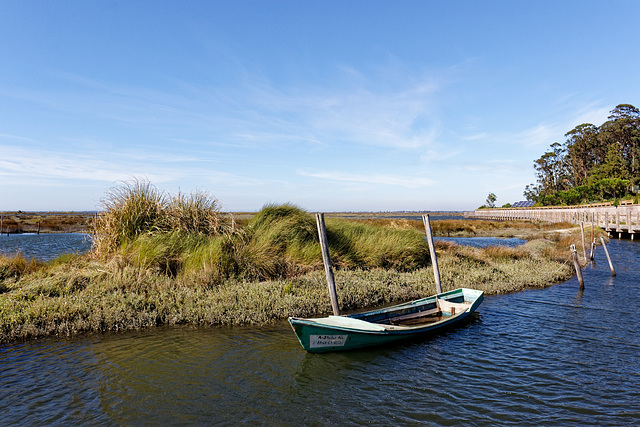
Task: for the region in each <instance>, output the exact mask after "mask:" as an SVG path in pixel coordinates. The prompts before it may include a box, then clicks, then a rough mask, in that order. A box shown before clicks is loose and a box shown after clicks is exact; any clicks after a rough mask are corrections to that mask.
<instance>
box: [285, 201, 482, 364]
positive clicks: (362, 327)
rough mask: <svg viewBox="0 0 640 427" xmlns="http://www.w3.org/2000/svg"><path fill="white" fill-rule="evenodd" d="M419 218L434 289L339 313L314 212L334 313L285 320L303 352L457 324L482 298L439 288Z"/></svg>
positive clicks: (319, 217)
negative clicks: (412, 298) (394, 301)
mask: <svg viewBox="0 0 640 427" xmlns="http://www.w3.org/2000/svg"><path fill="white" fill-rule="evenodd" d="M422 219H423V221H424V226H425V231H426V235H427V241H428V243H429V250H430V252H431V260H432V263H433V271H434V278H435V284H436V292H437V294H436V295H433V296H430V297H426V298H421V299H417V300H415V301H410V302H405V303H402V304H398V305H394V306H392V307H387V308H382V309H377V310H372V311H366V312H363V313H355V314H349V315H342V316H341V315H340V308H339V306H338V296H337V295H336V287H335V280H334V277H333V267H332V265H331V257H330V256H329V245H328V243H327V233H326V229H325V225H324V215H323V214H322V213H318V214H316V222H317V225H318V237H319V241H320V248H321V250H322V258H323V261H324V266H325V272H326V275H327V285H328V287H329V296H330V298H331V306H332V309H333V316H327V317H320V318H301V317H289V323H290V324H291V327H292V328H293V331H294V332H295V334H296V336H297V337H298V340H299V341H300V344H302V347H303V348H304V349H305V350H306V351H308V352H309V353H325V352H328V351H340V350H352V349H356V348H364V347H372V346H379V345H384V344H389V343H392V342H395V341H400V340H407V339H411V338H416V337H419V336H423V335H427V334H430V333H434V332H436V331H441V330H442V329H444V328H447V327H451V326H453V325H457V324H459V323H460V322H461V321H463V320H464V319H466V318H467V317H468V316H469V315H470V314H471V313H473V312H474V311H475V310H476V309H477V308H478V306H479V305H480V304H481V303H482V300H483V299H484V292H483V291H479V290H475V289H467V288H459V289H455V290H452V291H448V292H443V291H442V286H441V284H440V272H439V270H438V261H437V257H436V252H435V246H434V244H433V236H432V234H431V224H430V221H429V215H423V216H422Z"/></svg>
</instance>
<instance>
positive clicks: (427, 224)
mask: <svg viewBox="0 0 640 427" xmlns="http://www.w3.org/2000/svg"><path fill="white" fill-rule="evenodd" d="M422 222H424V229H425V231H426V233H427V242H428V243H429V253H430V254H431V264H433V277H434V278H435V280H436V291H437V292H438V293H439V294H441V293H442V285H441V284H440V270H439V269H438V258H437V257H436V248H435V246H434V245H433V235H432V234H431V222H430V221H429V214H426V215H422Z"/></svg>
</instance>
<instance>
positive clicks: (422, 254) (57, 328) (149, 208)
mask: <svg viewBox="0 0 640 427" xmlns="http://www.w3.org/2000/svg"><path fill="white" fill-rule="evenodd" d="M105 208H108V209H107V211H106V213H105V215H103V216H101V217H100V219H99V221H98V230H99V232H98V236H97V237H96V238H95V239H94V245H95V246H94V248H93V252H92V254H91V255H88V256H77V255H65V256H63V257H61V258H58V259H57V260H54V261H52V262H49V263H38V262H35V261H27V260H25V259H24V258H22V257H20V256H17V257H12V258H0V342H8V341H14V340H22V339H29V338H33V337H41V336H49V335H67V336H68V335H73V334H78V333H85V332H102V331H119V330H132V329H138V328H145V327H151V326H156V325H175V324H192V325H246V324H262V323H267V322H271V321H274V320H278V319H284V318H286V317H288V316H315V315H322V314H326V313H329V312H330V311H331V307H330V304H329V299H328V298H327V289H326V284H325V279H324V272H323V271H322V261H321V255H320V249H319V245H318V238H317V231H316V225H315V220H314V218H313V216H312V215H310V214H308V213H307V212H304V211H303V210H301V209H299V208H297V207H295V206H292V205H279V206H275V205H267V206H265V208H264V209H263V210H262V211H261V212H259V213H257V214H255V215H253V216H252V217H251V218H250V219H247V222H246V224H245V226H244V227H243V228H242V229H240V230H235V231H232V230H231V229H230V221H229V218H228V217H227V218H223V217H221V216H220V215H219V210H218V208H219V204H218V202H217V201H216V200H215V199H212V198H211V197H210V196H208V195H207V194H205V193H196V194H195V195H192V196H184V195H178V196H177V197H171V196H168V195H165V194H162V193H159V192H157V190H155V188H153V187H152V186H151V185H150V184H148V183H145V182H134V183H133V184H128V185H126V186H125V187H121V188H120V189H117V190H113V191H112V192H110V193H109V195H108V197H107V198H106V201H105ZM440 222H447V225H442V226H441V227H440V228H438V229H439V230H440V233H446V232H447V231H446V230H449V231H448V232H450V233H451V232H454V231H453V230H457V231H455V232H456V233H457V232H458V231H459V230H458V229H459V228H461V227H470V229H469V230H471V231H473V232H475V233H479V232H480V230H484V231H482V232H486V230H494V231H495V230H496V229H498V227H503V225H501V223H500V224H498V225H496V224H493V223H490V222H481V221H469V223H471V224H472V225H470V226H468V225H464V224H459V223H458V222H457V221H456V220H454V221H434V222H433V223H432V225H433V226H434V228H436V227H435V225H437V224H438V223H440ZM416 223H418V224H419V225H420V227H417V226H416ZM326 225H327V233H328V240H329V246H330V252H331V256H332V260H333V262H334V265H335V266H336V267H337V271H336V282H337V284H338V294H339V299H340V304H341V306H342V309H343V310H356V309H362V308H368V307H372V306H378V305H381V304H388V303H392V302H399V301H407V300H410V299H413V298H417V297H420V296H424V295H431V294H433V293H435V284H434V279H433V275H432V270H431V268H425V267H426V266H427V265H428V264H429V259H428V248H427V244H426V242H425V239H424V234H423V231H422V223H421V222H420V221H410V220H403V219H392V220H374V221H372V220H365V221H355V220H344V219H339V218H331V217H329V218H327V219H326ZM518 227H520V228H519V230H522V229H523V228H522V227H524V226H522V225H520V224H519V225H518ZM530 229H531V230H533V232H534V233H538V234H539V237H540V238H539V239H537V240H532V241H529V242H527V243H526V244H525V245H523V246H520V247H517V248H506V247H502V246H496V247H489V248H485V249H476V248H471V247H466V246H460V245H456V244H453V243H450V242H445V241H439V242H438V243H437V252H438V256H439V262H440V271H441V274H442V285H443V288H444V290H450V289H455V288H458V287H471V288H476V289H481V290H484V291H485V292H487V293H488V294H492V293H505V292H512V291H517V290H520V289H523V288H526V287H532V286H535V287H539V286H548V285H550V284H553V283H556V282H558V281H561V280H564V279H567V278H568V277H570V276H571V274H572V268H571V267H570V265H569V263H568V262H567V261H568V259H569V252H568V245H570V244H575V243H576V242H577V241H578V240H579V231H578V233H577V235H576V234H575V233H574V234H572V235H571V236H569V237H567V236H566V234H560V233H554V232H552V231H550V230H548V229H545V228H544V227H542V226H540V225H534V226H531V227H530ZM500 230H501V231H500V233H506V232H508V231H506V229H503V228H500ZM501 235H502V234H501ZM576 236H577V237H576Z"/></svg>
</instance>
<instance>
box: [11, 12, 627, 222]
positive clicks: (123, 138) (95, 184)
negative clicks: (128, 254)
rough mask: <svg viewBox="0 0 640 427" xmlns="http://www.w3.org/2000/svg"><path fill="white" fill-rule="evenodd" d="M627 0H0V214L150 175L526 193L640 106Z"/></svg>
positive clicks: (97, 194) (419, 194)
mask: <svg viewBox="0 0 640 427" xmlns="http://www.w3.org/2000/svg"><path fill="white" fill-rule="evenodd" d="M639 16H640V2H638V1H618V0H613V1H588V0H587V1H557V0H553V1H527V2H525V1H512V0H509V1H506V0H505V1H456V0H453V1H440V0H439V1H428V0H422V1H395V2H391V1H380V0H367V1H313V2H312V1H293V0H290V1H241V0H233V1H231V0H229V1H190V0H185V1H159V0H158V1H136V0H124V1H101V0H96V1H84V0H82V1H72V0H63V1H56V2H54V1H48V0H47V1H44V0H43V1H33V0H21V1H17V0H16V1H5V0H0V183H1V184H0V210H17V209H21V210H95V209H99V208H100V200H101V199H102V198H103V197H104V195H105V194H106V191H107V190H108V189H109V188H111V187H113V186H115V185H118V184H119V183H120V182H122V181H129V180H131V179H132V178H144V179H148V180H149V181H151V182H152V183H153V184H154V185H156V186H157V187H158V188H159V189H160V190H162V191H167V192H168V193H171V194H175V193H177V192H178V191H181V192H184V193H190V192H192V191H195V190H205V191H209V192H210V193H211V194H212V195H213V196H215V197H216V198H218V199H219V200H220V201H221V202H222V204H223V208H224V209H225V210H229V211H255V210H258V209H260V208H261V207H262V206H263V205H264V204H266V203H286V202H288V203H293V204H296V205H298V206H300V207H302V208H304V209H307V210H309V211H326V212H328V211H343V210H344V211H400V210H416V211H427V210H468V209H474V208H476V207H478V206H479V205H481V204H483V203H484V201H485V199H486V197H487V195H488V194H489V192H493V193H495V194H496V195H497V197H498V200H497V204H499V205H501V204H504V203H507V202H515V201H518V200H522V199H523V196H522V192H523V190H524V187H525V185H527V184H530V183H532V182H534V181H535V177H534V170H533V161H534V160H535V159H537V158H539V157H540V156H541V155H542V154H543V153H544V151H545V150H547V149H548V147H549V145H550V144H551V143H553V142H556V141H557V142H560V143H562V142H564V141H565V137H564V134H565V133H566V132H568V131H569V130H571V129H573V128H574V127H575V126H576V125H579V124H581V123H585V122H589V123H593V124H595V125H600V124H602V123H603V122H604V121H605V120H606V118H607V116H608V113H609V111H610V110H612V109H613V108H614V107H615V106H616V105H618V104H623V103H627V104H632V105H635V106H640V90H639V87H640V86H639V84H638V81H639V78H640V77H639V76H640V73H639V71H640V30H639V29H638V25H637V18H638V17H639Z"/></svg>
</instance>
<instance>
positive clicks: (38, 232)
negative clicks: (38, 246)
mask: <svg viewBox="0 0 640 427" xmlns="http://www.w3.org/2000/svg"><path fill="white" fill-rule="evenodd" d="M36 234H40V218H38V231H37V232H36Z"/></svg>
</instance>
